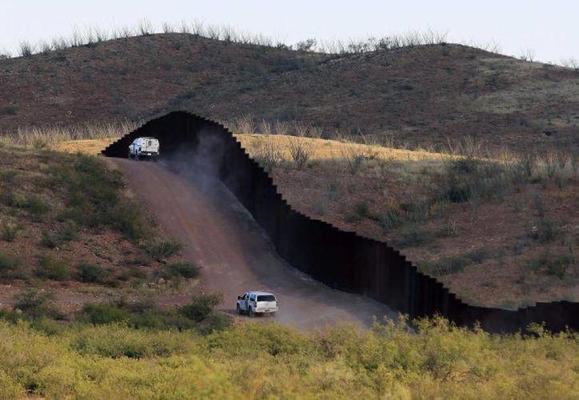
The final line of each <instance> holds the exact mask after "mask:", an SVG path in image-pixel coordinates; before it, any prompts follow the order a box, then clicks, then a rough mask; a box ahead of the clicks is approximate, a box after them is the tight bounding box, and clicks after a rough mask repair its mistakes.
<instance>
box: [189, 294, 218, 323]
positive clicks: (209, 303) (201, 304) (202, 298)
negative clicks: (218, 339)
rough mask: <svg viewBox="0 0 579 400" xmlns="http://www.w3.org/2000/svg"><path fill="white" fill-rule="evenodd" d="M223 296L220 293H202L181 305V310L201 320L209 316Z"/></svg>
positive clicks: (190, 317) (198, 320) (193, 318)
mask: <svg viewBox="0 0 579 400" xmlns="http://www.w3.org/2000/svg"><path fill="white" fill-rule="evenodd" d="M221 300H222V296H221V295H218V294H200V295H195V296H193V298H192V300H191V303H189V304H187V305H185V306H183V307H181V309H180V311H181V313H182V314H183V315H185V316H186V317H187V318H189V319H191V320H193V321H196V322H201V321H203V320H204V319H205V318H207V317H208V316H209V315H210V314H211V313H213V310H214V309H215V307H216V306H217V305H218V304H219V303H220V302H221Z"/></svg>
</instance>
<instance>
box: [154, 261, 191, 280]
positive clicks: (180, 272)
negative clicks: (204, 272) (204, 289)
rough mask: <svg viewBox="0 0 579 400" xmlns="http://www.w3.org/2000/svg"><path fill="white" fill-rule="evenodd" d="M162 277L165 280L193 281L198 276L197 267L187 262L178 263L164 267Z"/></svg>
mask: <svg viewBox="0 0 579 400" xmlns="http://www.w3.org/2000/svg"><path fill="white" fill-rule="evenodd" d="M162 275H163V277H165V278H167V279H172V278H179V277H181V278H185V279H194V278H197V277H198V276H199V267H198V266H197V265H195V264H193V263H190V262H187V261H178V262H174V263H171V264H168V265H167V266H165V268H164V269H163V271H162Z"/></svg>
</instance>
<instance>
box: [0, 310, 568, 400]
mask: <svg viewBox="0 0 579 400" xmlns="http://www.w3.org/2000/svg"><path fill="white" fill-rule="evenodd" d="M418 325H419V328H418V331H417V333H416V334H414V333H409V332H407V331H406V330H405V329H404V328H401V327H400V325H398V326H397V325H395V324H376V325H375V326H374V328H373V329H372V330H369V331H367V330H360V329H357V328H355V327H352V326H341V327H334V328H329V329H325V330H323V331H319V332H315V333H310V334H303V333H299V332H297V331H295V330H292V329H290V328H285V327H282V326H280V325H277V324H272V323H265V324H261V323H244V324H238V325H235V326H232V327H230V328H226V329H224V330H221V331H214V332H213V333H210V334H207V335H203V334H199V333H196V332H195V331H183V332H179V331H175V330H150V329H149V330H138V329H134V328H130V327H127V326H126V325H123V324H110V325H100V326H95V325H86V324H73V325H67V326H60V327H57V328H56V329H52V330H51V331H50V332H49V333H47V330H46V329H44V330H43V329H39V328H33V327H32V326H31V325H30V324H29V323H19V324H16V325H14V324H9V323H5V322H0V398H7V399H8V398H19V397H24V396H25V395H26V394H34V395H37V396H43V397H46V398H69V397H70V398H95V399H96V398H108V399H126V398H137V399H183V398H189V399H192V398H195V399H197V398H199V399H201V398H203V399H207V398H214V399H228V398H230V399H234V398H247V399H269V398H295V399H298V398H300V399H303V398H318V399H337V398H344V399H346V398H353V397H365V398H395V399H408V398H472V399H475V398H476V399H495V398H531V399H541V398H550V399H571V398H576V397H575V396H576V394H577V393H578V391H579V364H578V360H579V338H578V337H577V335H575V334H560V335H551V334H548V333H545V332H542V331H541V329H536V335H534V336H532V337H525V338H523V337H521V336H518V335H515V336H502V337H501V336H491V335H488V334H486V333H484V332H482V331H467V330H464V329H457V328H455V327H452V326H449V325H448V324H447V323H446V322H445V321H444V320H433V321H422V322H419V324H418Z"/></svg>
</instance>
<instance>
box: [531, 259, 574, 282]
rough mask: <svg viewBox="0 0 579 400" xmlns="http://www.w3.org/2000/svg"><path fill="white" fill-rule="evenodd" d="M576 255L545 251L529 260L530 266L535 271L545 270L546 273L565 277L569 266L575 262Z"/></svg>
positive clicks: (560, 277) (561, 277)
mask: <svg viewBox="0 0 579 400" xmlns="http://www.w3.org/2000/svg"><path fill="white" fill-rule="evenodd" d="M575 261H576V260H575V256H574V255H573V254H572V253H569V254H560V255H556V256H554V255H551V254H550V253H543V254H541V255H540V256H539V257H537V258H534V259H532V260H530V261H529V262H528V264H527V265H528V267H529V268H530V269H532V270H533V271H535V272H543V273H545V274H546V275H550V276H555V277H557V278H559V279H563V278H564V277H565V274H566V273H567V269H568V268H569V266H571V265H573V264H574V263H575Z"/></svg>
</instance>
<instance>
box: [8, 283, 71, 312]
mask: <svg viewBox="0 0 579 400" xmlns="http://www.w3.org/2000/svg"><path fill="white" fill-rule="evenodd" d="M53 299H54V294H53V293H52V292H44V291H39V290H38V289H34V288H32V289H26V290H24V291H23V292H21V293H19V294H18V295H17V296H16V303H15V304H14V308H16V309H18V310H20V311H22V313H23V314H24V315H26V316H28V317H30V318H42V317H51V318H60V317H61V316H60V314H59V313H58V312H57V311H56V310H55V309H54V307H53V305H52V300H53Z"/></svg>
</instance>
